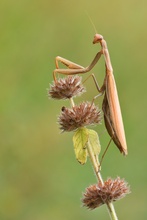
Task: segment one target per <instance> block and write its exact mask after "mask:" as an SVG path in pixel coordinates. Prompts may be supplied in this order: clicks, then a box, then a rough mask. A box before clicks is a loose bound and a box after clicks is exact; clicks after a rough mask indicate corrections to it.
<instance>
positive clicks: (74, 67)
mask: <svg viewBox="0 0 147 220" xmlns="http://www.w3.org/2000/svg"><path fill="white" fill-rule="evenodd" d="M101 55H102V51H100V52H98V53H97V54H96V56H95V58H94V59H93V61H92V62H91V64H90V65H89V66H87V67H83V66H80V65H78V64H76V63H73V62H71V61H69V60H67V59H65V58H62V57H59V56H58V57H56V59H55V63H56V68H57V69H55V70H54V72H53V78H54V81H56V73H60V74H64V75H75V74H79V73H81V74H82V73H86V72H89V71H90V70H91V69H92V68H93V67H94V66H95V64H96V63H97V62H98V60H99V59H100V57H101ZM59 61H60V62H61V63H63V64H64V65H65V66H67V67H68V68H69V69H59V65H58V62H59Z"/></svg>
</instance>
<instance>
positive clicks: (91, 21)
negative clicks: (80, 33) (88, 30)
mask: <svg viewBox="0 0 147 220" xmlns="http://www.w3.org/2000/svg"><path fill="white" fill-rule="evenodd" d="M85 12H86V14H87V17H88V18H89V21H90V23H91V24H92V27H93V29H94V32H95V34H97V33H98V32H97V30H96V27H95V24H94V22H93V20H92V18H91V17H90V15H89V14H88V12H87V11H85Z"/></svg>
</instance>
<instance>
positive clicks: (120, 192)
mask: <svg viewBox="0 0 147 220" xmlns="http://www.w3.org/2000/svg"><path fill="white" fill-rule="evenodd" d="M129 193H130V187H129V186H128V183H127V182H125V181H124V179H122V180H121V179H120V177H117V178H116V179H114V180H113V179H111V178H109V179H107V180H106V181H105V182H104V184H103V185H102V184H101V183H98V184H97V185H91V186H89V187H88V188H87V189H86V192H85V193H84V198H83V199H82V202H83V205H84V206H86V207H87V208H88V209H95V208H97V207H99V206H101V205H103V204H104V203H108V202H112V201H116V200H119V199H121V198H123V197H125V196H126V195H127V194H129Z"/></svg>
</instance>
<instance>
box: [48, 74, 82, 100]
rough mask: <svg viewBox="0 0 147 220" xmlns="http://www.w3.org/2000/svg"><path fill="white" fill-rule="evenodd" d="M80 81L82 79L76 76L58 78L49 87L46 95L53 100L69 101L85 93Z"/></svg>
mask: <svg viewBox="0 0 147 220" xmlns="http://www.w3.org/2000/svg"><path fill="white" fill-rule="evenodd" d="M81 81H82V77H80V76H77V75H76V76H67V77H65V78H60V79H59V80H57V81H56V82H54V83H53V85H50V90H49V91H48V95H49V97H51V98H53V99H69V98H71V97H74V96H77V95H81V94H82V93H84V92H85V91H86V90H85V88H84V87H83V85H82V83H81Z"/></svg>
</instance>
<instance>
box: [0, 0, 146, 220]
mask: <svg viewBox="0 0 147 220" xmlns="http://www.w3.org/2000/svg"><path fill="white" fill-rule="evenodd" d="M146 9H147V1H146V0H140V1H134V0H129V1H128V0H124V1H118V0H117V1H116V0H113V1H108V0H104V1H99V0H91V1H87V0H86V1H82V0H74V1H70V0H68V1H67V0H65V1H64V0H63V1H56V0H54V1H52V0H49V1H46V0H36V1H34V0H29V1H28V0H21V1H18V0H13V1H10V0H7V1H1V3H0V23H1V25H0V29H1V31H0V76H1V77H0V90H1V92H0V100H1V101H0V136H1V137H0V219H1V220H48V219H53V220H58V219H64V220H67V219H68V220H69V219H70V220H74V219H80V220H88V219H109V216H108V213H107V210H106V207H105V206H102V207H101V208H99V209H97V210H95V211H92V212H90V211H88V210H86V209H85V208H83V207H82V204H81V198H82V192H84V191H85V188H86V187H87V186H89V185H90V184H93V183H96V178H95V176H94V175H93V170H92V167H91V164H90V162H89V161H88V162H87V163H86V165H84V166H81V165H80V164H79V163H78V162H77V161H76V159H75V155H74V150H73V145H72V135H73V134H72V133H64V134H60V131H59V128H58V124H57V123H56V122H57V116H58V115H59V113H60V109H61V107H62V106H63V105H64V106H69V103H68V102H65V101H55V100H51V99H48V97H47V90H46V89H47V88H49V84H50V83H52V80H53V78H52V72H53V70H54V68H55V63H54V60H55V57H56V56H57V55H60V56H63V57H65V58H67V59H69V60H72V61H74V62H76V63H78V64H80V65H83V66H87V65H88V64H89V63H90V62H91V60H92V59H93V57H94V55H95V54H96V52H97V51H98V50H100V47H99V45H92V40H93V36H94V34H95V32H94V29H93V27H92V25H91V23H90V21H89V18H88V16H87V13H88V14H89V16H90V17H91V18H92V20H93V22H94V24H95V26H96V29H97V30H98V32H99V33H100V34H102V35H103V36H104V37H105V39H106V40H107V43H108V47H109V51H110V55H111V60H112V64H113V68H114V74H115V79H116V83H117V87H118V92H119V98H120V103H121V108H122V113H123V119H124V124H125V131H126V137H127V143H128V151H129V155H128V156H127V157H126V158H124V157H123V156H122V155H121V154H120V153H119V151H118V149H117V148H116V147H115V145H114V144H111V147H110V149H109V150H108V153H107V155H106V157H105V159H104V162H103V167H102V176H103V178H104V179H106V178H107V177H110V176H111V177H112V178H115V177H117V176H120V177H121V178H125V179H126V181H127V182H129V184H130V185H131V191H132V193H131V194H130V195H128V196H127V197H126V198H124V199H123V200H121V201H119V202H117V203H115V208H116V211H117V214H118V216H119V218H120V219H130V220H137V219H142V220H145V219H147V208H146V207H147V206H146V196H147V175H146V164H147V163H146V161H147V159H146V154H147V147H146V141H147V134H146V132H147V130H146V125H147V124H146V121H147V120H146V112H147V102H146V94H147V93H146V87H147V86H146V81H147V73H146V63H147V62H146V59H147V58H146V57H147V55H146V51H147V44H146V39H147V28H146V22H147V11H146ZM93 72H94V73H95V75H96V76H97V79H98V81H99V84H102V82H103V79H104V74H105V72H104V62H103V59H101V61H100V62H99V64H98V65H97V66H96V67H95V68H94V70H93ZM87 75H88V74H87ZM86 87H87V93H86V94H84V95H83V96H82V97H80V98H78V99H76V100H75V101H76V102H77V103H79V102H80V101H81V100H83V99H84V100H92V98H93V96H94V95H96V94H97V91H96V89H95V88H94V86H93V82H92V81H91V80H89V81H87V82H86ZM96 102H97V104H98V105H99V106H100V107H101V99H99V100H97V101H96ZM103 124H104V123H103V122H102V125H100V126H97V127H95V130H96V131H98V133H99V136H100V140H101V145H102V151H104V149H105V147H106V146H107V143H108V141H109V136H108V135H107V132H106V130H105V127H104V125H103Z"/></svg>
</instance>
